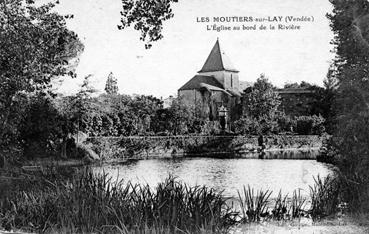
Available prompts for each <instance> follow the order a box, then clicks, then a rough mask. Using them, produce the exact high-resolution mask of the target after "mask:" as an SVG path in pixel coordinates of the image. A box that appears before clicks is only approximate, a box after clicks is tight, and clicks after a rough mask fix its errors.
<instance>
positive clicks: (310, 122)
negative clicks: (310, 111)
mask: <svg viewBox="0 0 369 234" xmlns="http://www.w3.org/2000/svg"><path fill="white" fill-rule="evenodd" d="M324 122H325V119H324V118H323V117H322V116H320V115H319V116H316V115H313V116H298V117H296V130H295V132H296V133H297V134H300V135H312V134H316V135H321V134H323V133H324V132H325V128H324V125H323V124H324Z"/></svg>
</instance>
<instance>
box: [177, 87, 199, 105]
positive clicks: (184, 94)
mask: <svg viewBox="0 0 369 234" xmlns="http://www.w3.org/2000/svg"><path fill="white" fill-rule="evenodd" d="M178 97H181V98H182V100H183V102H184V103H185V104H186V105H191V106H194V105H195V103H196V102H198V101H199V100H201V93H200V92H199V91H197V90H195V89H193V90H179V91H178Z"/></svg>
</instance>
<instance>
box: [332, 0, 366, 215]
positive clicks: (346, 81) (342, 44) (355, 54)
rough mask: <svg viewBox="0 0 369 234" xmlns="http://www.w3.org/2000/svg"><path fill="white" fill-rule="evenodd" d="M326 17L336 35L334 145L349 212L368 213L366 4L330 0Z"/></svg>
mask: <svg viewBox="0 0 369 234" xmlns="http://www.w3.org/2000/svg"><path fill="white" fill-rule="evenodd" d="M330 2H331V3H332V5H333V7H334V8H333V13H332V14H329V15H328V18H329V19H330V21H331V24H330V26H331V28H332V30H333V32H334V34H335V37H334V40H333V44H334V45H335V52H336V58H335V60H334V66H335V73H334V77H335V78H336V79H337V81H338V88H337V93H336V102H335V103H336V108H335V112H336V124H337V126H336V128H335V132H334V138H333V139H334V140H335V141H336V142H335V145H336V146H337V147H338V151H339V154H340V155H341V157H340V159H339V163H338V167H339V169H340V173H341V174H342V175H343V176H342V177H341V178H342V179H343V182H344V184H345V188H346V190H345V191H344V195H347V196H345V198H346V199H348V201H349V205H350V207H351V208H352V209H357V208H363V209H366V210H369V204H368V202H367V201H368V198H369V192H368V191H369V189H368V188H369V176H368V173H367V172H368V169H369V2H368V1H367V0H356V1H353V0H330Z"/></svg>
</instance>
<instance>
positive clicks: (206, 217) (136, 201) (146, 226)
mask: <svg viewBox="0 0 369 234" xmlns="http://www.w3.org/2000/svg"><path fill="white" fill-rule="evenodd" d="M56 173H58V172H56ZM20 184H21V186H20V185H17V186H14V187H11V186H10V187H7V188H8V189H9V190H7V191H8V192H6V193H0V230H1V229H6V230H14V229H21V230H23V231H29V232H37V233H50V232H51V233H100V232H102V233H221V232H226V231H228V230H229V229H230V228H231V227H233V226H234V225H236V224H238V223H245V222H260V221H264V220H270V219H274V220H281V221H285V220H292V219H294V218H300V217H301V216H305V215H308V214H310V215H311V217H312V218H313V219H314V220H316V219H320V218H322V217H324V216H326V215H329V214H333V213H334V212H336V211H337V204H338V194H339V189H338V182H337V179H335V178H333V177H327V178H325V179H322V178H320V177H317V178H315V184H314V185H313V186H311V187H310V200H311V207H310V209H309V210H306V206H307V199H306V198H303V197H302V195H301V194H300V190H296V191H294V192H293V194H292V197H289V196H288V195H287V194H286V195H283V194H282V192H281V191H279V193H278V195H277V197H276V199H271V194H272V191H270V190H265V191H263V190H254V189H253V188H251V187H250V186H247V187H246V186H244V187H243V190H241V191H238V198H237V199H236V204H238V205H239V207H234V206H233V203H231V202H230V201H229V200H227V199H226V198H225V196H224V195H223V194H222V193H221V192H217V191H215V190H214V189H212V188H208V187H206V186H193V187H190V186H188V185H186V184H184V183H182V182H180V181H178V180H177V179H176V178H174V177H172V176H169V177H168V178H167V179H165V180H164V181H163V182H161V183H159V184H158V185H157V186H156V187H155V188H152V187H150V186H148V185H140V184H132V183H131V182H125V181H123V180H120V181H118V180H117V181H114V182H113V181H112V179H111V178H110V177H108V176H107V175H106V174H104V173H103V174H98V175H95V174H93V173H92V172H91V171H88V170H86V171H83V172H82V173H76V174H75V175H74V176H72V178H69V179H66V177H64V176H63V178H62V179H61V176H60V175H54V172H47V173H44V174H42V175H41V176H39V177H37V176H24V177H23V178H22V181H21V183H20ZM0 190H1V188H0Z"/></svg>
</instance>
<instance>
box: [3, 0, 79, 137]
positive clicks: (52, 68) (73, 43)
mask: <svg viewBox="0 0 369 234" xmlns="http://www.w3.org/2000/svg"><path fill="white" fill-rule="evenodd" d="M54 6H55V4H54V3H48V4H45V5H42V6H35V5H34V4H33V1H31V0H3V1H1V3H0V123H1V124H0V139H3V136H4V135H6V134H8V133H9V132H10V131H11V129H12V128H13V127H14V126H13V124H12V123H10V122H12V121H14V120H15V119H14V118H11V114H13V113H14V111H16V109H17V103H18V102H17V100H18V99H19V96H20V95H24V94H27V93H37V92H43V93H45V92H48V90H49V88H50V86H51V80H52V79H53V78H54V77H58V76H64V75H70V76H74V73H73V69H74V66H72V65H75V63H73V62H72V60H73V59H74V58H76V57H78V55H79V54H80V53H81V52H82V51H83V45H82V43H81V42H80V41H79V39H78V37H77V35H76V34H75V33H74V32H72V31H70V30H68V29H67V28H66V18H69V17H71V16H62V15H59V14H57V13H55V12H53V11H52V9H53V8H54Z"/></svg>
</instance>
